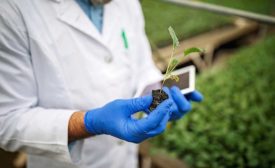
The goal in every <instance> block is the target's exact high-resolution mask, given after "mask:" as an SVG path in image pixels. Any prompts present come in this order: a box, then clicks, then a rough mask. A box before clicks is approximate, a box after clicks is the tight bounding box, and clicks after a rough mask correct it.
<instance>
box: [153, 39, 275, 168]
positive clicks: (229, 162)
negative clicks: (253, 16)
mask: <svg viewBox="0 0 275 168" xmlns="http://www.w3.org/2000/svg"><path fill="white" fill-rule="evenodd" d="M274 44H275V36H273V37H269V38H268V39H266V40H264V41H260V42H259V43H258V44H257V45H255V46H251V47H248V48H243V49H241V50H240V51H239V52H238V53H236V54H235V55H234V56H232V57H231V58H230V60H229V61H228V62H227V63H226V64H225V65H223V66H222V67H219V68H214V69H212V70H211V71H210V72H207V73H205V74H202V75H200V76H199V77H198V80H197V88H198V89H199V90H200V91H201V92H202V93H203V94H204V96H205V100H204V101H203V102H202V103H200V104H199V105H198V104H194V109H193V110H192V112H190V113H189V114H188V115H186V116H185V118H183V119H182V120H180V121H178V122H176V123H173V124H172V128H171V129H169V130H167V131H166V132H165V134H163V135H162V136H160V137H158V138H156V139H153V141H152V143H153V144H154V145H155V148H154V150H153V151H158V153H159V152H160V151H165V152H166V153H168V154H169V155H171V156H174V157H178V158H180V159H182V160H184V161H186V162H187V163H188V164H189V165H191V166H193V167H214V168H215V167H267V168H269V167H275V144H274V143H275V70H274V68H275V47H274Z"/></svg>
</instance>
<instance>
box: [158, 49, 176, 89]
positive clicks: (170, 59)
mask: <svg viewBox="0 0 275 168" xmlns="http://www.w3.org/2000/svg"><path fill="white" fill-rule="evenodd" d="M174 53H175V47H174V46H173V50H172V53H171V55H170V58H169V62H168V67H167V68H166V72H165V75H164V79H163V81H162V84H161V89H162V88H163V86H164V83H165V81H166V79H167V75H168V74H169V73H170V72H171V71H170V72H169V68H170V66H171V62H172V58H173V56H174Z"/></svg>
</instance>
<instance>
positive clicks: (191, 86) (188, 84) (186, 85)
mask: <svg viewBox="0 0 275 168" xmlns="http://www.w3.org/2000/svg"><path fill="white" fill-rule="evenodd" d="M172 74H174V75H177V76H178V77H179V81H178V82H177V81H175V80H171V79H168V80H166V81H165V83H164V86H167V87H172V86H177V87H179V88H180V90H181V93H182V94H188V93H190V92H192V91H194V90H195V76H196V68H195V66H193V65H191V66H187V67H184V68H181V69H178V70H175V71H174V72H172ZM162 82H163V81H158V82H156V83H152V84H149V85H147V86H145V87H142V88H141V89H140V90H139V91H138V92H137V93H136V95H135V97H138V96H141V95H147V94H150V93H151V91H152V90H153V89H160V87H161V84H162Z"/></svg>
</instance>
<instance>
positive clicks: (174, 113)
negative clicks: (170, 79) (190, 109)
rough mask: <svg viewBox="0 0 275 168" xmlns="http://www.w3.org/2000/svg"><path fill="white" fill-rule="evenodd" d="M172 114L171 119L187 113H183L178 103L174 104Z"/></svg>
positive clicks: (176, 118)
mask: <svg viewBox="0 0 275 168" xmlns="http://www.w3.org/2000/svg"><path fill="white" fill-rule="evenodd" d="M171 111H172V115H171V116H170V119H169V121H173V120H178V119H180V118H181V117H182V116H183V115H184V114H185V113H182V112H181V111H180V110H179V108H178V106H177V105H176V104H173V106H172V107H171Z"/></svg>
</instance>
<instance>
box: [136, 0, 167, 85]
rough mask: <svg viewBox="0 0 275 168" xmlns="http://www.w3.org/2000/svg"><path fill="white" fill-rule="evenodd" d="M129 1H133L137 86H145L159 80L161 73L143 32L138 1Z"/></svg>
mask: <svg viewBox="0 0 275 168" xmlns="http://www.w3.org/2000/svg"><path fill="white" fill-rule="evenodd" d="M131 2H132V3H133V4H132V5H131V7H132V8H133V9H132V10H131V11H132V12H133V11H134V12H133V14H134V15H133V17H134V19H132V20H133V21H134V22H135V23H133V25H135V28H136V30H135V32H136V38H137V40H136V42H137V53H138V57H139V60H138V64H139V65H138V67H139V73H138V77H139V79H140V80H139V87H146V86H148V85H150V84H154V83H156V82H159V81H160V80H161V79H162V74H161V72H160V70H159V69H158V68H157V67H156V65H155V63H154V61H153V59H152V52H151V47H150V44H149V41H148V39H147V36H146V33H145V24H144V16H143V13H142V9H141V6H140V2H139V1H138V0H133V1H131ZM156 84H157V85H156V88H159V84H158V83H156Z"/></svg>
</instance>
